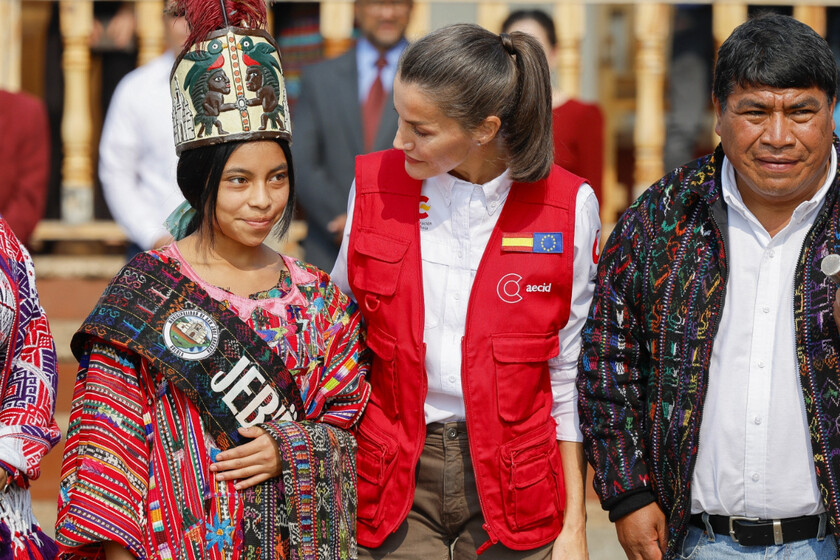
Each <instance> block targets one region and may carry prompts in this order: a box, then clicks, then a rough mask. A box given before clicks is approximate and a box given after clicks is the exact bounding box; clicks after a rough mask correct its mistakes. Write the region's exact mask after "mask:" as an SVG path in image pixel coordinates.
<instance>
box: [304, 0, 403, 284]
mask: <svg viewBox="0 0 840 560" xmlns="http://www.w3.org/2000/svg"><path fill="white" fill-rule="evenodd" d="M412 7H413V0H356V3H355V15H356V23H357V25H358V28H359V32H360V34H361V36H360V37H359V39H358V41H357V42H356V46H355V48H353V49H350V50H349V51H347V52H346V53H345V54H343V55H341V56H339V57H337V58H334V59H331V60H325V61H323V62H321V63H318V64H315V65H313V66H310V67H309V68H306V69H305V70H304V71H303V74H302V75H301V80H300V96H299V97H298V102H297V105H296V106H295V108H294V115H293V117H294V122H295V143H294V145H293V146H292V155H293V156H294V159H295V174H296V180H297V184H298V190H297V193H298V200H299V201H300V205H301V207H302V208H303V209H304V210H305V211H306V224H307V228H308V229H307V237H306V239H304V241H303V249H304V252H305V255H306V260H307V261H308V262H310V263H312V264H314V265H316V266H318V267H321V268H323V269H324V270H330V268H332V265H333V263H334V262H335V258H336V256H337V255H338V247H339V244H340V243H341V234H342V232H343V231H344V222H345V220H346V219H347V216H346V214H345V209H346V208H347V196H348V194H349V192H350V184H351V183H352V182H353V170H354V169H355V160H356V156H357V155H359V154H366V153H368V152H373V151H379V150H386V149H388V148H390V147H391V142H393V140H394V134H396V132H397V114H396V112H394V100H393V93H392V88H393V83H394V75H395V74H396V72H397V62H398V61H399V59H400V55H401V54H402V52H403V50H404V49H405V47H406V46H407V45H408V42H407V41H406V39H405V30H406V28H407V27H408V23H409V19H410V17H411V9H412ZM371 92H377V93H374V95H373V97H375V98H376V100H373V99H372V97H371Z"/></svg>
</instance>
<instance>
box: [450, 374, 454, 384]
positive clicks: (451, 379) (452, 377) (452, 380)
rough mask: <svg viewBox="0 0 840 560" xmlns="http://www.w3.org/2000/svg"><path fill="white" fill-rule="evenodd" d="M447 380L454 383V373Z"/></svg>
mask: <svg viewBox="0 0 840 560" xmlns="http://www.w3.org/2000/svg"><path fill="white" fill-rule="evenodd" d="M449 382H450V383H455V376H454V375H450V376H449Z"/></svg>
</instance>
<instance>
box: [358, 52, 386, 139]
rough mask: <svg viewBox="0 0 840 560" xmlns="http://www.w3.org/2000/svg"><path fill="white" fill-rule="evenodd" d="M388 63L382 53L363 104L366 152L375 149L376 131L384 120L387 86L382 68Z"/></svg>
mask: <svg viewBox="0 0 840 560" xmlns="http://www.w3.org/2000/svg"><path fill="white" fill-rule="evenodd" d="M387 65H388V61H387V60H386V59H385V55H382V54H380V55H379V58H378V59H377V61H376V79H375V80H374V81H373V84H371V86H370V90H369V91H368V96H367V99H365V102H364V104H363V105H362V128H363V129H364V140H365V152H369V151H371V150H372V149H373V143H374V141H376V131H377V130H379V121H380V120H382V109H383V107H384V106H385V88H384V87H382V69H383V68H385V66H387Z"/></svg>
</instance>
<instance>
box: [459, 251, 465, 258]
mask: <svg viewBox="0 0 840 560" xmlns="http://www.w3.org/2000/svg"><path fill="white" fill-rule="evenodd" d="M458 258H459V259H462V258H464V252H463V251H458Z"/></svg>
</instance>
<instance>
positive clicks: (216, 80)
mask: <svg viewBox="0 0 840 560" xmlns="http://www.w3.org/2000/svg"><path fill="white" fill-rule="evenodd" d="M225 48H226V47H225V45H224V43H223V42H222V41H220V40H219V39H214V40H213V41H210V43H209V44H208V45H207V50H206V51H204V50H195V51H191V52H188V53H186V54H185V55H184V59H186V60H190V61H192V62H193V63H194V64H193V66H192V68H190V70H189V72H187V75H186V77H185V78H184V87H185V88H186V89H187V91H188V92H189V93H190V98H191V99H192V104H193V107H194V108H195V112H196V114H195V117H194V119H193V120H194V122H195V124H196V125H201V127H200V128H199V129H198V136H199V137H201V136H203V135H204V133H205V131H208V129H212V128H213V126H215V127H216V128H217V129H218V131H219V134H227V131H225V130H224V129H223V128H222V123H221V121H219V119H218V116H219V114H221V113H222V111H231V110H233V109H235V108H236V105H235V104H233V103H225V102H224V98H225V95H227V94H229V93H230V79H229V78H228V77H227V74H225V71H224V70H223V69H222V67H223V65H224V62H225V58H224V56H222V50H223V49H225ZM208 132H209V131H208Z"/></svg>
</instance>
